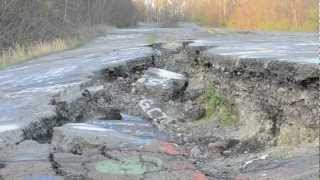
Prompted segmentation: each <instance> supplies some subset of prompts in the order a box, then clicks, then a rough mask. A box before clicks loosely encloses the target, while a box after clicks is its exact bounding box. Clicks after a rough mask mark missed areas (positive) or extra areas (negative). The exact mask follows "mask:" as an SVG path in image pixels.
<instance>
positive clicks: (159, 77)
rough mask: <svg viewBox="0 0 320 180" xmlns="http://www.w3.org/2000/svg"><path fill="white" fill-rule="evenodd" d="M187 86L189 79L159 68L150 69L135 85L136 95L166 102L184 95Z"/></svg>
mask: <svg viewBox="0 0 320 180" xmlns="http://www.w3.org/2000/svg"><path fill="white" fill-rule="evenodd" d="M187 86H188V79H187V78H186V77H185V76H184V75H182V74H178V73H175V72H171V71H167V70H164V69H157V68H149V69H148V70H147V71H146V72H145V74H144V75H143V76H142V77H141V78H140V79H138V80H137V82H136V83H135V84H134V88H135V92H136V93H140V94H144V95H150V96H155V97H161V98H163V99H165V100H169V99H172V98H175V97H176V96H177V95H179V94H182V93H183V92H184V91H185V90H186V88H187Z"/></svg>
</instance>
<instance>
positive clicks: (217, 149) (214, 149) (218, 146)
mask: <svg viewBox="0 0 320 180" xmlns="http://www.w3.org/2000/svg"><path fill="white" fill-rule="evenodd" d="M226 147H227V143H226V142H224V141H218V142H215V143H209V144H208V150H209V151H210V153H222V152H223V151H224V150H225V149H226Z"/></svg>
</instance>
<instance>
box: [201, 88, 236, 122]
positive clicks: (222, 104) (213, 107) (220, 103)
mask: <svg viewBox="0 0 320 180" xmlns="http://www.w3.org/2000/svg"><path fill="white" fill-rule="evenodd" d="M201 102H202V103H204V105H205V108H206V114H205V116H204V117H203V118H202V119H201V120H200V121H199V123H203V122H208V121H212V120H217V121H218V122H219V124H220V125H221V126H222V127H229V126H232V125H235V124H236V123H237V121H238V120H237V116H236V113H235V111H234V108H233V106H232V105H231V104H230V103H229V102H228V101H227V100H226V99H225V98H224V97H222V96H220V95H218V93H217V91H216V89H215V88H214V87H213V86H212V85H210V86H209V87H208V88H207V89H206V90H205V93H204V94H203V95H202V97H201Z"/></svg>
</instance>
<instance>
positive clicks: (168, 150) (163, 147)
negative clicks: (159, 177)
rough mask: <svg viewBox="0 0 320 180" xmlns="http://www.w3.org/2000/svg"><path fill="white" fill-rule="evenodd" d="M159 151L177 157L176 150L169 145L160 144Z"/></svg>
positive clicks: (172, 145)
mask: <svg viewBox="0 0 320 180" xmlns="http://www.w3.org/2000/svg"><path fill="white" fill-rule="evenodd" d="M161 150H162V151H163V152H165V153H166V154H169V155H178V154H179V152H178V150H177V149H176V146H175V145H174V144H171V143H161Z"/></svg>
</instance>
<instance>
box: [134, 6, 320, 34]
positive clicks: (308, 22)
mask: <svg viewBox="0 0 320 180" xmlns="http://www.w3.org/2000/svg"><path fill="white" fill-rule="evenodd" d="M136 4H138V7H139V10H140V12H141V13H142V14H143V16H144V17H145V18H146V19H148V20H149V21H150V19H151V20H155V21H156V22H160V23H161V22H162V21H168V20H170V19H168V18H174V19H172V20H176V21H177V20H182V19H183V20H191V21H193V22H197V23H199V24H202V25H210V26H216V27H230V28H236V29H248V30H257V29H258V30H277V31H279V30H280V31H316V30H317V24H318V3H317V0H136ZM168 12H169V13H168ZM165 15H166V16H167V18H165ZM150 17H151V18H150Z"/></svg>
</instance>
